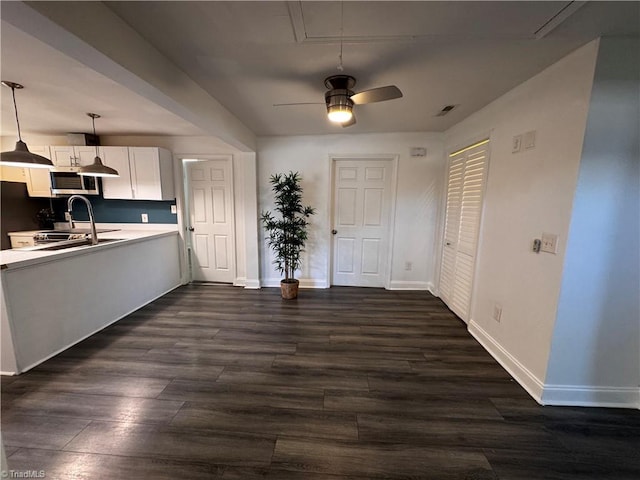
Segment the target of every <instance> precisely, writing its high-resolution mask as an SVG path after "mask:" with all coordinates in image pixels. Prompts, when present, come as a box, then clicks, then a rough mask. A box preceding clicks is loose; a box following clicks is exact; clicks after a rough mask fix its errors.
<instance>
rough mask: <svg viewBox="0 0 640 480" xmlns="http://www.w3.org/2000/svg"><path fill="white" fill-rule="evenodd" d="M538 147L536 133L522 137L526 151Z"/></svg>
mask: <svg viewBox="0 0 640 480" xmlns="http://www.w3.org/2000/svg"><path fill="white" fill-rule="evenodd" d="M535 146H536V131H535V130H531V131H530V132H527V133H525V134H524V135H523V136H522V147H523V148H524V149H525V150H531V149H532V148H534V147H535Z"/></svg>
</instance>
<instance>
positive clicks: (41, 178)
mask: <svg viewBox="0 0 640 480" xmlns="http://www.w3.org/2000/svg"><path fill="white" fill-rule="evenodd" d="M29 151H30V152H31V153H35V154H36V155H42V156H43V157H46V158H48V159H51V155H50V151H49V147H29ZM24 176H25V179H26V181H27V192H28V193H29V196H30V197H47V198H51V197H55V195H54V194H53V193H51V176H50V175H49V169H48V168H25V169H24Z"/></svg>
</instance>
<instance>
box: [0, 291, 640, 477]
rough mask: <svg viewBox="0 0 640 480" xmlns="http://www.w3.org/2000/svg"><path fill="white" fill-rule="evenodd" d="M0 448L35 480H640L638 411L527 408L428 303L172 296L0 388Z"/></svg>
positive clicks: (369, 296) (322, 296)
mask: <svg viewBox="0 0 640 480" xmlns="http://www.w3.org/2000/svg"><path fill="white" fill-rule="evenodd" d="M87 314H88V315H90V312H87ZM2 436H3V439H4V442H5V446H6V453H7V456H8V464H9V468H10V469H12V470H16V471H25V470H28V471H40V470H43V471H44V472H45V474H46V477H45V478H47V479H56V478H60V479H123V478H136V479H138V478H139V479H171V480H173V479H181V478H185V479H242V480H252V479H258V478H261V479H264V478H267V479H275V480H291V479H305V480H330V479H331V480H339V479H347V478H348V479H352V480H354V479H361V480H364V479H378V478H385V479H438V480H446V479H469V480H470V479H474V480H480V479H509V480H538V479H540V480H556V479H558V480H559V479H570V480H573V479H610V480H627V479H628V480H631V479H633V480H638V479H639V478H640V412H639V411H636V410H620V409H595V408H590V409H587V408H569V407H562V408H560V407H541V406H539V405H538V404H537V403H536V402H535V401H534V400H532V399H531V398H530V397H529V395H528V394H527V393H526V392H525V391H524V390H523V389H522V388H521V387H520V386H519V385H518V384H517V383H516V382H515V381H514V380H513V379H512V378H511V377H510V376H509V374H507V373H506V372H505V371H504V370H503V369H502V368H501V367H500V366H499V365H498V364H497V363H496V362H495V361H494V360H493V359H492V358H491V357H490V356H489V354H487V353H486V352H485V351H484V350H483V348H482V347H481V346H480V345H479V344H478V343H477V342H476V341H475V340H474V339H473V338H472V337H471V336H470V335H469V334H468V332H467V330H466V327H465V325H464V324H463V323H462V322H461V321H460V320H459V319H458V318H457V317H455V316H454V315H453V314H452V313H450V312H449V311H448V310H447V309H446V308H445V307H444V306H443V304H442V303H441V302H440V301H439V300H438V299H437V298H434V297H432V296H431V295H429V294H427V293H424V292H390V291H384V290H377V289H358V288H331V289H328V290H302V291H301V293H300V298H299V299H298V300H295V301H283V300H281V299H280V294H279V290H276V289H262V290H243V289H239V288H233V287H227V286H211V285H190V286H186V287H182V288H180V289H178V290H176V291H174V292H172V293H170V294H169V295H166V296H165V297H163V298H161V299H159V300H157V301H156V302H154V303H153V304H151V305H148V306H147V307H145V308H143V309H141V310H139V311H138V312H136V313H134V314H132V315H130V316H129V317H127V318H126V319H123V320H121V321H120V322H118V323H117V324H115V325H113V326H111V327H109V328H106V329H105V330H103V331H102V332H100V333H98V334H96V335H94V336H92V337H91V338H89V339H87V340H85V341H83V342H82V343H80V344H78V345H76V346H75V347H73V348H71V349H69V350H67V351H65V352H63V353H62V354H60V355H58V356H57V357H55V358H53V359H51V360H49V361H48V362H45V363H44V364H42V365H40V366H39V367H37V368H35V369H33V370H31V371H30V372H27V373H25V374H23V375H20V376H17V377H3V378H2ZM12 478H13V477H12Z"/></svg>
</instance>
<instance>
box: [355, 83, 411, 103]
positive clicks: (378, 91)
mask: <svg viewBox="0 0 640 480" xmlns="http://www.w3.org/2000/svg"><path fill="white" fill-rule="evenodd" d="M395 98H402V92H401V91H400V89H399V88H398V87H396V86H395V85H387V86H386V87H378V88H372V89H371V90H365V91H364V92H359V93H356V94H355V95H351V100H352V101H353V103H355V104H356V105H362V104H364V103H374V102H384V101H385V100H393V99H395Z"/></svg>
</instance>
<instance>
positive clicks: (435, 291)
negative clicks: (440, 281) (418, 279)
mask: <svg viewBox="0 0 640 480" xmlns="http://www.w3.org/2000/svg"><path fill="white" fill-rule="evenodd" d="M427 290H429V293H431V295H433V296H434V297H438V298H440V294H439V293H440V292H438V289H437V288H436V286H435V285H434V284H433V282H427Z"/></svg>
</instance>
